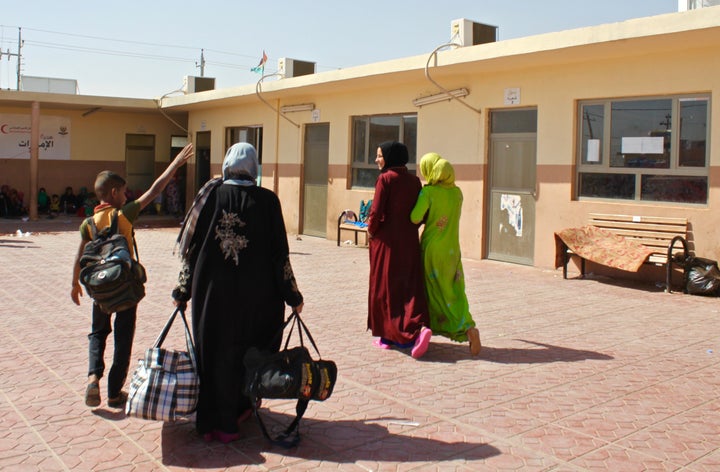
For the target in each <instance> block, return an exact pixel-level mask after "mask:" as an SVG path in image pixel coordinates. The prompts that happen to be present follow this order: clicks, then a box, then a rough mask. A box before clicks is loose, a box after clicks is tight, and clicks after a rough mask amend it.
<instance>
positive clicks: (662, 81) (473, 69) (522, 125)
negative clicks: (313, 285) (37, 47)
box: [0, 7, 720, 276]
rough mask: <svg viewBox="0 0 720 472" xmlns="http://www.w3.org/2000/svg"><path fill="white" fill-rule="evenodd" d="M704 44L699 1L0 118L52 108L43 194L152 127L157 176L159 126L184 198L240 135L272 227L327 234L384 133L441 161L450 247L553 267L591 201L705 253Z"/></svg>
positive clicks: (716, 43)
mask: <svg viewBox="0 0 720 472" xmlns="http://www.w3.org/2000/svg"><path fill="white" fill-rule="evenodd" d="M466 26H467V25H466ZM457 41H458V39H457V38H454V39H453V42H457ZM466 44H467V43H466ZM719 48H720V7H709V8H704V9H700V10H693V11H685V12H679V13H672V14H666V15H660V16H655V17H650V18H641V19H636V20H630V21H625V22H621V23H613V24H606V25H601V26H596V27H590V28H582V29H577V30H571V31H563V32H557V33H550V34H544V35H539V36H533V37H527V38H520V39H513V40H506V41H497V42H489V43H484V44H477V45H467V46H464V47H455V46H445V47H443V45H438V49H436V51H428V52H427V54H423V55H419V56H415V57H409V58H403V59H398V60H393V61H387V62H382V63H376V64H369V65H362V66H358V67H353V68H349V69H343V70H337V71H331V72H323V73H318V74H310V75H303V76H298V77H284V78H277V77H267V78H265V79H263V80H261V81H260V82H259V83H258V84H251V85H247V86H242V87H237V88H230V89H222V90H210V91H204V92H200V93H191V94H187V95H184V96H177V97H168V98H164V99H163V100H162V102H161V103H160V104H159V107H158V106H157V104H156V103H155V102H154V101H152V100H149V101H147V100H124V99H111V98H97V97H76V96H67V95H56V94H27V93H25V92H7V91H2V92H0V116H1V115H6V114H9V115H22V114H28V113H29V109H30V105H31V104H32V103H33V102H39V104H40V105H39V107H40V113H41V116H42V117H45V116H46V115H56V116H61V117H64V118H66V119H67V120H69V122H70V128H71V132H72V140H71V146H70V150H71V152H70V155H69V159H66V160H57V161H55V160H53V161H48V160H43V159H42V156H41V158H40V161H39V167H40V171H39V181H38V185H39V186H45V187H46V188H47V187H51V186H52V187H53V188H55V187H58V188H64V186H65V185H74V186H75V187H77V186H79V185H80V181H82V182H84V184H83V185H89V184H90V183H91V179H92V177H91V176H93V175H94V174H95V172H96V171H97V170H98V169H99V168H100V167H103V168H104V167H114V168H116V169H118V170H120V171H125V172H127V173H128V174H130V173H132V171H133V170H134V168H135V167H136V166H138V165H139V164H140V161H142V159H140V158H133V156H135V155H136V154H137V153H133V150H134V149H135V147H137V146H138V144H137V143H134V142H131V141H133V140H137V141H138V142H140V144H143V140H144V139H146V138H142V136H152V137H153V141H154V143H153V148H152V151H151V150H150V147H149V144H148V143H144V144H146V146H145V147H144V148H143V147H142V146H140V148H142V149H144V152H145V154H143V156H145V157H144V158H145V159H147V160H148V161H149V160H150V159H151V156H153V157H152V159H153V165H154V166H155V173H157V169H158V168H159V167H161V166H163V165H164V164H165V163H167V161H168V159H169V156H170V155H171V154H172V152H171V143H172V140H173V137H176V141H177V146H180V143H181V141H182V138H183V137H185V135H187V137H188V138H189V139H190V140H192V141H193V142H194V143H195V145H196V150H197V153H196V160H195V162H193V163H192V164H191V165H190V166H188V169H187V189H188V198H191V197H192V194H193V192H194V191H195V190H196V189H197V188H198V186H199V185H201V184H202V183H203V182H204V181H206V180H207V179H208V178H209V177H211V176H212V175H214V174H218V173H219V172H220V165H221V162H222V159H223V156H224V153H225V150H226V149H227V148H228V147H229V146H230V145H231V144H233V143H234V142H237V141H240V140H245V141H249V142H252V143H253V144H255V145H256V146H257V147H258V149H259V150H260V154H261V161H262V162H261V165H262V177H261V185H263V186H265V187H268V188H272V189H273V190H274V191H275V192H277V194H278V195H279V197H280V199H281V201H282V204H283V211H284V214H285V219H286V225H287V227H288V230H289V231H290V232H292V233H296V232H297V233H300V234H308V235H314V236H321V237H326V238H329V239H334V238H335V227H336V223H337V216H338V214H339V213H340V212H341V211H342V210H343V209H345V208H351V209H356V210H357V209H358V208H359V206H360V201H361V200H367V199H370V198H372V195H373V188H372V187H373V182H374V178H375V176H376V175H377V170H376V168H375V166H374V162H373V161H374V155H375V148H376V146H377V144H379V143H380V142H382V141H385V140H388V139H397V140H400V141H403V142H405V143H406V144H408V145H409V147H410V148H411V150H412V151H413V152H414V154H415V155H414V159H416V161H417V160H419V157H421V156H422V154H424V153H426V152H430V151H434V152H438V153H439V154H441V155H442V156H443V157H445V158H446V159H448V160H450V161H451V162H452V163H453V165H454V166H455V169H456V175H457V183H458V185H459V186H460V187H461V189H462V190H463V193H464V196H465V201H464V206H463V217H462V222H461V246H462V250H463V255H464V256H465V257H469V258H473V259H480V258H490V259H494V260H500V261H507V262H515V263H520V264H528V265H534V266H537V267H544V268H551V267H554V258H555V247H554V240H553V233H554V231H557V230H559V229H562V228H566V227H571V226H582V225H584V224H585V222H586V221H587V215H588V214H589V213H593V212H598V213H621V214H628V215H643V216H653V215H662V216H680V217H685V218H688V220H689V222H690V242H691V247H692V248H693V249H694V250H695V251H696V252H697V254H699V255H702V256H704V257H708V258H713V259H720V248H718V245H717V238H716V236H715V230H714V228H716V227H717V226H718V223H720V217H718V216H717V215H718V212H717V211H713V210H717V208H716V207H717V206H718V204H719V200H718V186H719V181H720V172H719V171H718V169H720V153H719V152H718V151H717V149H713V147H712V145H711V143H713V142H718V138H719V136H718V128H717V127H713V126H712V123H713V122H716V121H717V119H713V115H716V113H717V112H715V111H714V109H713V107H712V96H713V94H714V93H715V92H720V62H719V61H718V59H717V57H718V55H717V51H718V50H720V49H719ZM448 93H451V94H452V95H453V96H454V98H453V99H450V98H449V97H448ZM96 109H97V110H96ZM93 110H95V111H93ZM166 115H169V116H171V117H173V121H170V120H169V119H168V118H167V117H166ZM176 123H177V124H176ZM183 128H185V129H183ZM177 146H176V147H177ZM142 149H141V150H142ZM0 152H2V150H0ZM6 157H7V156H3V155H2V154H0V183H9V184H12V185H15V186H18V187H20V186H23V185H25V186H26V188H28V187H27V182H28V181H29V178H28V176H27V170H26V169H27V167H28V166H27V161H22V160H18V159H8V158H6ZM143 162H144V161H143ZM411 167H413V166H412V165H411ZM63 169H68V170H67V171H65V170H63ZM144 169H145V170H144V171H143V172H144V174H143V172H140V174H142V175H147V174H148V171H147V169H148V168H147V166H146V167H145V168H144ZM56 174H57V175H59V177H58V178H55V177H52V178H50V177H49V176H51V175H56ZM643 270H644V269H643ZM617 275H625V276H627V275H628V274H617ZM645 275H647V274H646V273H645V272H641V273H640V276H645Z"/></svg>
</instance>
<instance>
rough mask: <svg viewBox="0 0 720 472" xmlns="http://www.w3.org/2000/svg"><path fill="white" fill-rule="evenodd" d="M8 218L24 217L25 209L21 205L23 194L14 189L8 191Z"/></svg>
mask: <svg viewBox="0 0 720 472" xmlns="http://www.w3.org/2000/svg"><path fill="white" fill-rule="evenodd" d="M8 207H9V211H8V216H15V217H18V216H25V215H27V209H26V208H25V206H24V205H23V194H22V192H20V191H18V190H17V189H15V188H11V189H10V204H9V205H8Z"/></svg>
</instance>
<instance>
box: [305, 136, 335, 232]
mask: <svg viewBox="0 0 720 472" xmlns="http://www.w3.org/2000/svg"><path fill="white" fill-rule="evenodd" d="M329 136H330V125H329V124H328V123H318V124H311V125H306V126H305V142H304V143H303V159H304V164H305V165H304V179H303V180H304V181H303V221H302V223H301V224H302V228H303V234H307V235H309V236H320V237H323V238H324V237H326V236H327V191H328V154H329V151H328V147H329Z"/></svg>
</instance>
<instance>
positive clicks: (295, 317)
mask: <svg viewBox="0 0 720 472" xmlns="http://www.w3.org/2000/svg"><path fill="white" fill-rule="evenodd" d="M291 321H292V325H291V326H290V330H289V331H288V335H287V339H286V340H285V347H284V348H283V349H285V350H287V348H288V346H289V345H290V338H291V337H292V332H293V329H295V326H296V325H297V331H298V337H299V338H300V345H301V346H303V347H304V346H305V343H304V342H303V332H304V333H305V335H306V336H307V338H308V340H309V341H310V344H311V345H312V347H313V349H315V352H316V353H317V355H318V357H319V358H320V359H322V355H321V354H320V350H319V349H318V347H317V345H316V344H315V340H314V339H313V337H312V334H310V330H309V329H308V327H307V325H306V324H305V322H304V321H303V320H302V318H300V313H298V312H297V311H296V310H295V309H293V311H292V313H291V314H290V316H289V317H288V319H287V321H285V324H283V327H282V329H281V330H280V333H282V332H283V331H284V330H285V327H286V326H287V325H288V324H289V323H290V322H291Z"/></svg>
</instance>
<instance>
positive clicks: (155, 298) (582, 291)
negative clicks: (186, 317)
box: [0, 217, 720, 472]
mask: <svg viewBox="0 0 720 472" xmlns="http://www.w3.org/2000/svg"><path fill="white" fill-rule="evenodd" d="M143 218H144V217H143ZM143 218H141V219H140V220H139V223H140V224H139V228H138V230H137V240H138V244H139V247H140V257H141V261H142V262H143V264H144V265H145V267H146V268H147V270H148V276H149V282H148V284H147V296H146V298H145V299H144V300H143V301H142V302H141V304H140V308H139V312H138V324H137V333H136V337H135V343H134V352H133V357H134V358H139V357H140V356H142V354H143V352H144V350H145V349H146V348H147V347H149V346H150V345H151V344H152V342H153V341H154V339H155V337H156V336H157V335H158V333H159V331H160V329H161V327H162V326H163V324H164V322H165V320H166V318H167V316H169V315H170V313H171V311H172V305H171V302H170V298H169V294H170V290H171V288H172V287H173V285H174V282H175V279H176V276H177V271H178V268H179V261H178V260H177V258H176V257H174V256H173V254H172V249H173V245H174V240H175V237H176V235H177V227H176V226H174V225H173V223H174V222H172V221H171V222H170V225H168V224H162V222H160V223H158V224H153V222H152V220H150V223H149V224H143ZM79 221H80V220H79V219H74V218H70V219H67V218H59V219H56V220H53V221H37V222H32V221H31V222H22V221H19V220H0V339H1V340H2V356H0V470H3V471H36V470H37V471H56V470H57V471H65V470H103V471H155V470H162V471H165V470H170V471H179V470H202V471H217V470H258V471H262V470H292V471H300V470H347V471H376V470H377V471H396V470H397V471H410V470H412V471H431V470H432V471H450V470H457V471H483V470H487V471H495V470H522V471H544V470H552V471H563V472H565V471H589V470H599V471H606V470H607V471H635V470H637V471H640V470H663V471H670V470H685V471H718V470H720V396H719V394H718V392H720V376H719V375H718V368H719V367H720V363H719V361H718V359H719V356H720V353H719V352H718V350H719V349H720V346H718V344H719V341H720V329H719V328H718V321H719V319H720V314H719V313H718V312H719V310H720V305H719V303H718V299H716V298H703V297H695V296H690V295H683V294H681V293H673V294H666V293H664V292H663V291H662V290H661V289H660V288H658V287H657V286H655V285H652V284H650V285H648V284H637V283H630V282H627V281H625V282H622V281H617V280H612V279H606V278H599V277H590V278H589V279H586V280H579V279H570V280H563V279H562V275H561V273H560V271H552V270H541V269H538V268H532V267H525V266H519V265H513V264H504V263H498V262H493V261H470V260H465V261H464V265H465V271H466V274H465V275H466V283H467V291H468V298H469V301H470V306H471V308H472V311H473V315H474V318H475V320H476V322H477V323H478V327H479V329H480V333H481V338H482V342H483V350H482V353H481V355H480V356H479V357H478V358H471V357H470V355H469V351H468V347H467V345H465V344H458V343H453V342H451V341H449V340H447V339H443V338H440V337H435V338H433V340H432V343H431V345H430V348H429V350H428V352H427V354H426V355H425V356H424V357H423V358H422V359H421V360H419V361H416V360H413V359H412V358H411V357H410V355H409V352H404V351H399V350H390V351H385V350H380V349H377V348H374V347H373V346H372V345H371V342H372V337H371V336H370V334H369V333H368V332H367V331H366V329H365V327H366V300H367V293H366V292H367V276H368V254H367V250H366V249H364V248H356V247H348V246H341V247H337V246H336V245H335V242H334V241H332V240H324V239H319V238H312V237H305V236H303V237H301V238H296V237H295V236H290V247H291V251H292V255H291V261H292V264H293V267H294V269H295V273H296V276H297V279H298V283H299V286H300V288H301V290H302V291H303V294H304V295H305V298H306V304H305V311H304V313H303V318H304V319H305V321H306V322H307V324H308V325H309V327H310V329H311V331H312V333H313V335H314V337H315V339H316V341H317V343H318V346H319V347H320V350H321V352H322V354H323V356H324V357H325V358H327V359H332V360H334V361H336V362H337V364H338V368H339V377H338V382H337V386H336V389H335V392H334V393H333V396H332V397H331V398H330V399H329V400H327V401H325V402H313V403H311V405H310V407H309V408H308V411H307V413H306V415H305V418H304V419H303V421H302V423H301V434H302V441H301V443H300V445H299V446H298V447H297V448H294V449H290V450H284V449H281V448H278V447H276V446H272V445H270V444H268V443H267V442H266V441H265V440H264V438H263V437H262V435H261V433H260V430H259V428H258V427H257V425H256V424H255V423H254V422H252V421H250V422H247V423H245V424H244V426H243V429H242V430H241V433H242V438H241V440H239V441H237V442H233V443H231V444H227V445H225V444H220V443H218V442H213V443H205V442H203V440H202V439H201V438H200V437H199V436H198V435H197V434H196V432H195V431H194V427H193V418H189V419H187V420H183V421H179V422H176V423H174V424H163V423H159V422H152V421H143V420H139V419H135V418H127V417H125V415H124V413H123V412H121V411H119V410H115V409H111V408H108V407H107V405H106V404H105V400H106V398H105V392H106V383H105V379H103V381H102V382H101V394H102V397H103V403H102V404H101V405H100V407H98V408H96V409H91V408H88V407H86V406H85V405H84V402H83V395H84V389H85V380H86V373H87V332H88V330H89V327H90V302H89V300H88V299H87V297H85V298H83V302H82V305H81V306H79V307H78V306H75V305H74V304H73V303H72V301H71V300H70V297H69V292H70V278H71V267H72V261H73V257H74V254H75V251H76V250H77V245H78V238H79V236H78V234H77V232H76V231H75V229H76V227H77V225H78V223H79ZM155 223H157V222H155ZM163 226H165V227H163ZM167 226H170V227H167ZM16 229H21V230H22V231H24V232H25V233H27V232H31V233H32V234H29V235H25V236H22V237H18V236H16V235H15V231H16ZM548 250H552V248H548ZM173 332H174V334H173ZM173 332H171V335H170V336H169V338H168V341H167V342H166V345H167V346H168V347H178V348H180V347H181V346H182V335H181V331H180V329H179V327H177V331H173ZM175 342H177V344H176V346H174V345H173V344H174V343H175ZM111 352H112V336H111V337H110V338H109V342H108V347H107V351H106V362H108V363H109V362H110V355H111ZM293 410H294V403H293V402H287V401H266V402H265V403H264V405H263V409H262V412H263V414H264V415H265V417H266V418H267V420H268V421H269V423H270V426H272V427H274V428H275V429H276V430H277V429H278V428H280V425H281V424H287V423H288V422H289V420H290V419H291V418H292V417H293V416H294V415H293Z"/></svg>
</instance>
